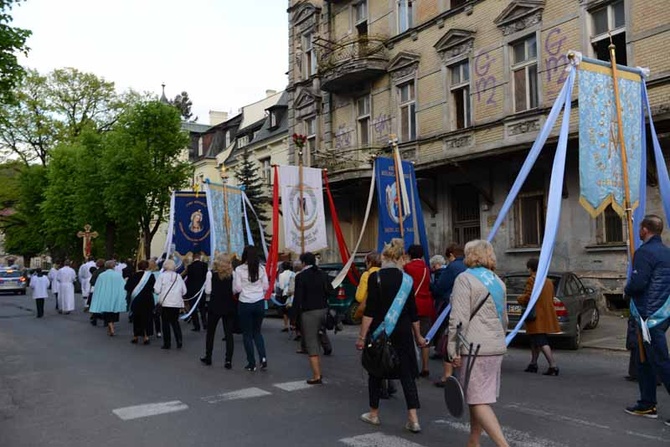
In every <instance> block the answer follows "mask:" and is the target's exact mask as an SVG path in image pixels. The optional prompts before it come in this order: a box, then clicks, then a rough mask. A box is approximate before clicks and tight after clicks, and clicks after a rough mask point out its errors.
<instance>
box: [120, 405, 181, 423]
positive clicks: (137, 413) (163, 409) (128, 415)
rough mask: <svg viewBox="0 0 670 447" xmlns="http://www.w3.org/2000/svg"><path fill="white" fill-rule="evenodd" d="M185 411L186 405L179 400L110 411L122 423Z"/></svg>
mask: <svg viewBox="0 0 670 447" xmlns="http://www.w3.org/2000/svg"><path fill="white" fill-rule="evenodd" d="M187 409H188V405H186V404H185V403H183V402H181V401H179V400H173V401H171V402H159V403H155V404H145V405H136V406H133V407H124V408H117V409H116V410H112V413H114V414H115V415H117V416H118V417H119V418H121V419H122V420H124V421H129V420H131V419H138V418H145V417H148V416H156V415H159V414H165V413H174V412H175V411H183V410H187Z"/></svg>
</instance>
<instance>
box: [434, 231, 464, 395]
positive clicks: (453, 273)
mask: <svg viewBox="0 0 670 447" xmlns="http://www.w3.org/2000/svg"><path fill="white" fill-rule="evenodd" d="M445 255H446V257H447V261H449V264H447V267H446V268H445V269H444V271H443V273H442V275H440V278H439V280H438V281H437V284H436V285H435V291H434V294H433V296H434V297H435V300H436V302H439V303H440V307H439V309H438V314H440V313H442V312H443V311H444V309H446V307H447V306H448V305H449V303H450V302H451V292H452V291H453V289H454V282H456V277H457V276H458V275H460V274H461V273H463V272H464V271H465V270H466V269H467V267H466V266H465V264H464V263H463V260H464V257H465V254H464V252H463V247H461V246H460V245H458V244H451V245H450V246H448V247H447V250H446V252H445ZM448 328H449V317H448V316H447V318H446V319H445V320H444V323H443V325H442V327H441V328H440V330H439V331H438V333H439V334H441V336H440V339H439V340H438V342H437V344H438V346H439V347H440V350H441V352H440V354H441V355H442V359H443V361H442V377H440V378H439V380H437V381H436V382H435V386H437V387H439V388H443V387H444V385H445V384H446V383H447V378H448V377H449V376H451V375H452V374H453V372H454V368H453V366H452V364H451V362H449V358H448V356H447V349H446V340H447V337H448Z"/></svg>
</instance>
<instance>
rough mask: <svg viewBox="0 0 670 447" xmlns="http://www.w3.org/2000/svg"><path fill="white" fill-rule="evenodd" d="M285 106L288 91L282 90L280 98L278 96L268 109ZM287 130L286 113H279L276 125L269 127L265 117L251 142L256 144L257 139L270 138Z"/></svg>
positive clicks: (285, 107) (286, 105) (283, 107)
mask: <svg viewBox="0 0 670 447" xmlns="http://www.w3.org/2000/svg"><path fill="white" fill-rule="evenodd" d="M287 108H288V93H287V92H284V93H283V94H282V96H281V98H279V101H277V104H275V105H274V106H272V107H270V108H269V109H268V110H272V111H274V110H277V109H287ZM287 132H288V113H280V117H279V122H278V123H277V127H275V128H273V129H270V120H269V119H266V120H265V124H263V127H262V128H261V130H259V131H258V134H257V135H256V138H254V141H253V142H252V143H253V144H256V143H258V142H259V141H263V140H267V139H268V138H272V137H275V136H277V135H281V134H282V133H287Z"/></svg>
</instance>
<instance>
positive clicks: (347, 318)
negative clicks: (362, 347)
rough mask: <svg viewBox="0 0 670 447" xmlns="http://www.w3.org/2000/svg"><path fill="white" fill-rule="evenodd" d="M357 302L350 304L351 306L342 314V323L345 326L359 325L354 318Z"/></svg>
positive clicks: (358, 320)
mask: <svg viewBox="0 0 670 447" xmlns="http://www.w3.org/2000/svg"><path fill="white" fill-rule="evenodd" d="M358 305H359V303H358V301H356V300H354V302H353V303H351V306H349V309H347V311H346V312H345V314H344V322H345V323H346V324H360V322H361V320H360V319H357V318H355V315H356V311H357V310H358Z"/></svg>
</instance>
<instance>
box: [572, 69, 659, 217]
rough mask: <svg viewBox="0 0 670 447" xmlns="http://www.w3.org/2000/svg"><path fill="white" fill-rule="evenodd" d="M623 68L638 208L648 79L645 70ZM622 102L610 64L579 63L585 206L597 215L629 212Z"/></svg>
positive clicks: (630, 170) (634, 198)
mask: <svg viewBox="0 0 670 447" xmlns="http://www.w3.org/2000/svg"><path fill="white" fill-rule="evenodd" d="M617 67H619V70H618V73H617V78H618V82H617V84H618V87H619V97H620V102H621V118H622V128H623V140H624V143H625V146H626V156H627V164H628V184H629V188H630V202H631V205H632V208H633V209H635V208H636V207H637V206H638V202H639V198H640V156H641V153H642V150H646V149H645V148H642V145H641V141H642V135H641V134H642V130H641V127H642V123H641V108H642V97H641V92H642V82H641V81H642V80H641V76H640V74H639V72H633V71H630V70H629V69H627V68H626V67H623V66H619V65H618V66H617ZM618 132H619V129H618V121H617V111H616V102H615V98H614V89H613V82H612V69H611V65H610V64H609V63H604V62H600V61H595V60H589V59H586V58H585V59H584V60H582V62H581V63H580V65H579V180H580V198H579V202H580V203H581V204H582V206H583V207H584V208H585V209H586V211H588V213H589V214H590V215H591V216H592V217H594V218H595V217H596V216H598V215H599V214H600V213H602V212H603V211H604V210H605V208H607V206H608V205H610V204H611V205H612V208H613V209H614V210H615V211H616V212H617V213H618V214H619V215H620V216H623V215H624V213H625V209H624V208H625V205H624V194H625V193H624V180H623V170H622V164H621V147H620V145H619V133H618Z"/></svg>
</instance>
